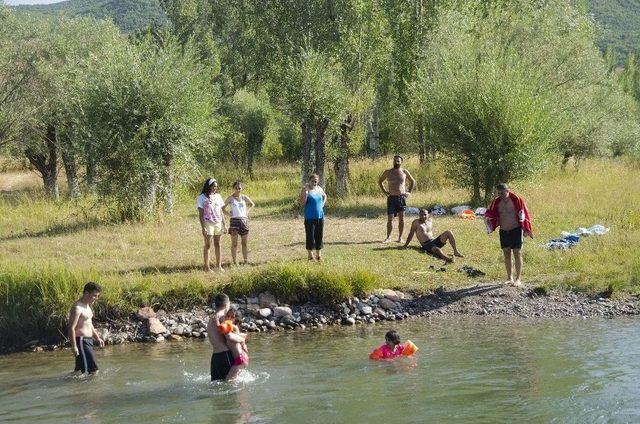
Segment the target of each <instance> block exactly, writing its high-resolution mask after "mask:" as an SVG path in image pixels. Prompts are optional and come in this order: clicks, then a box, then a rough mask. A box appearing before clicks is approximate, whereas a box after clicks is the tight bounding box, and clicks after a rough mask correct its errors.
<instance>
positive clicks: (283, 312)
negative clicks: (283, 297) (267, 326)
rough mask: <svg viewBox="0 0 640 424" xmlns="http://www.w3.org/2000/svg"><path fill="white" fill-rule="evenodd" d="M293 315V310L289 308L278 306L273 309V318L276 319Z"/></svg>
mask: <svg viewBox="0 0 640 424" xmlns="http://www.w3.org/2000/svg"><path fill="white" fill-rule="evenodd" d="M291 314H292V312H291V308H289V307H288V306H277V307H275V308H274V309H273V316H274V317H276V318H280V317H284V316H287V315H291Z"/></svg>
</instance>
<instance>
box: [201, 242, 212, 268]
mask: <svg viewBox="0 0 640 424" xmlns="http://www.w3.org/2000/svg"><path fill="white" fill-rule="evenodd" d="M211 238H212V237H211V236H209V235H206V236H204V248H203V249H202V256H204V270H205V271H211V258H210V256H211V255H210V252H211Z"/></svg>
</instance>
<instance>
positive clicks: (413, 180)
mask: <svg viewBox="0 0 640 424" xmlns="http://www.w3.org/2000/svg"><path fill="white" fill-rule="evenodd" d="M404 175H405V176H406V177H407V180H409V182H410V183H411V187H409V189H408V190H407V193H411V192H412V191H413V190H414V189H415V188H416V180H415V178H413V176H411V173H410V172H409V171H407V170H406V169H405V170H404Z"/></svg>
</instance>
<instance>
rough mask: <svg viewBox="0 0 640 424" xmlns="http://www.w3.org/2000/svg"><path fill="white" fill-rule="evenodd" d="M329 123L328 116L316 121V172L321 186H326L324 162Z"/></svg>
mask: <svg viewBox="0 0 640 424" xmlns="http://www.w3.org/2000/svg"><path fill="white" fill-rule="evenodd" d="M328 125H329V120H328V119H326V118H324V119H323V120H322V121H319V122H318V123H316V143H315V144H316V145H315V148H316V149H315V150H316V173H317V174H318V177H319V184H320V186H321V187H324V163H325V160H326V158H325V140H324V136H325V133H326V131H327V126H328Z"/></svg>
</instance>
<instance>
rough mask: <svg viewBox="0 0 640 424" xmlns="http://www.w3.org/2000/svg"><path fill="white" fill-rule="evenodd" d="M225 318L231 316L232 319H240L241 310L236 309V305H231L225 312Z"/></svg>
mask: <svg viewBox="0 0 640 424" xmlns="http://www.w3.org/2000/svg"><path fill="white" fill-rule="evenodd" d="M226 316H227V318H230V317H233V318H234V319H236V320H238V321H240V320H241V319H242V312H241V311H240V309H238V306H237V305H231V306H230V307H229V310H228V311H227V314H226Z"/></svg>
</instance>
